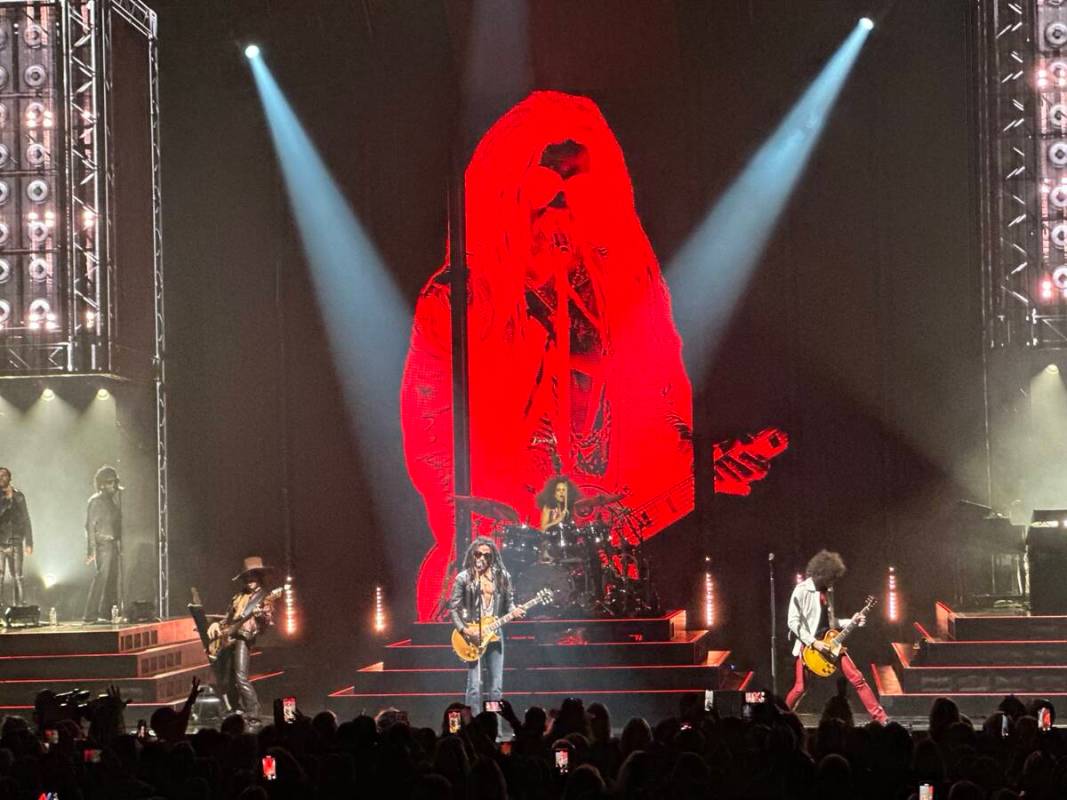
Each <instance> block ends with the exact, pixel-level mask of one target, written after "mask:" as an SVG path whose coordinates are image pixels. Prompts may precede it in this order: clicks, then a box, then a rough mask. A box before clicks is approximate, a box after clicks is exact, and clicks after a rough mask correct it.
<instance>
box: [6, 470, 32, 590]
mask: <svg viewBox="0 0 1067 800" xmlns="http://www.w3.org/2000/svg"><path fill="white" fill-rule="evenodd" d="M31 553H33V526H32V525H31V524H30V512H29V510H28V509H27V507H26V495H24V494H23V493H22V492H20V491H19V490H18V489H16V488H15V487H14V486H12V485H11V470H9V469H8V468H7V467H0V603H2V602H3V599H4V576H5V575H6V574H7V573H8V572H10V573H11V578H12V580H13V582H14V584H15V595H14V596H15V605H17V606H20V605H22V562H23V558H24V557H25V556H28V555H30V554H31Z"/></svg>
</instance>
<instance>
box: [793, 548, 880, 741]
mask: <svg viewBox="0 0 1067 800" xmlns="http://www.w3.org/2000/svg"><path fill="white" fill-rule="evenodd" d="M806 574H807V579H806V580H804V581H801V582H800V583H798V584H797V585H796V588H795V589H793V595H792V597H790V598H789V614H788V617H787V624H788V626H789V631H790V633H791V634H792V635H793V636H795V637H796V643H795V644H794V645H793V655H794V656H795V657H796V680H795V682H794V684H793V688H792V689H790V690H789V694H788V695H786V698H785V703H786V705H787V706H789V708H790V709H794V708H796V707H797V704H798V703H799V702H800V699H801V698H802V697H803V696H804V691H805V685H804V681H805V678H806V677H807V676H806V675H805V673H804V660H803V659H802V658H801V657H800V653H801V651H802V650H803V649H804V646H805V645H811V646H812V647H814V648H815V649H816V650H818V651H820V652H825V651H826V650H827V649H828V648H827V646H826V645H825V644H824V643H823V642H822V641H820V640H819V637H821V636H822V635H823V634H824V633H825V632H826V631H827V630H829V629H830V628H831V627H835V628H840V627H844V626H845V625H847V624H848V623H849V621H850V620H849V618H847V617H846V618H844V619H838V618H836V617H835V616H834V584H835V583H836V582H837V581H838V579H840V578H841V577H842V576H843V575H844V574H845V562H844V561H843V560H842V559H841V556H840V554H838V553H832V552H830V551H829V550H820V551H819V552H818V553H816V554H815V555H814V556H812V559H811V561H809V562H808V567H807V570H806ZM853 619H855V620H856V623H857V624H858V625H864V624H866V622H867V619H866V617H864V616H863V615H862V614H856V615H855V617H853ZM838 665H839V666H840V667H841V672H842V673H843V674H844V676H845V677H846V678H847V679H848V682H849V683H851V684H852V686H853V688H854V689H855V690H856V694H858V695H859V698H860V701H861V702H862V703H863V707H864V708H866V709H867V713H868V714H870V715H871V719H873V720H874V721H875V722H878V723H881V724H883V725H884V724H885V722H886V720H887V717H886V713H885V709H884V708H882V705H881V703H879V702H878V698H876V697H875V696H874V692H872V691H871V687H870V686H868V685H867V681H866V680H864V677H863V673H862V672H860V671H859V669H858V668H857V667H856V664H855V662H853V661H852V658H851V657H850V656H849V655H848V653H842V654H841V657H840V660H839V661H838Z"/></svg>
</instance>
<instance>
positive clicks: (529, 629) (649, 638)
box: [411, 611, 686, 645]
mask: <svg viewBox="0 0 1067 800" xmlns="http://www.w3.org/2000/svg"><path fill="white" fill-rule="evenodd" d="M685 629H686V618H685V611H671V612H668V613H666V614H664V615H663V616H659V617H647V618H634V619H521V620H516V621H515V622H512V623H510V624H508V625H507V626H506V627H505V628H504V640H505V642H510V641H512V640H524V641H528V642H547V643H552V644H555V643H556V642H557V641H559V640H560V639H563V638H568V637H570V638H576V639H581V640H582V641H585V642H627V641H628V642H669V641H671V640H672V639H674V637H675V636H677V635H678V634H679V633H681V632H682V631H684V630H685ZM452 630H453V628H452V623H451V622H416V623H415V624H414V626H413V627H412V633H411V643H412V644H414V645H424V644H431V645H432V644H442V643H444V642H447V641H448V640H449V637H450V636H451V635H452Z"/></svg>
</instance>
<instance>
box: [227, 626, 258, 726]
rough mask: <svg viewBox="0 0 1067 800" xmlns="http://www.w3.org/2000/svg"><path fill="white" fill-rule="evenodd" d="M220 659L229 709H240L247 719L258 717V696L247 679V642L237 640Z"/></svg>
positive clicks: (248, 658)
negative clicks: (221, 660)
mask: <svg viewBox="0 0 1067 800" xmlns="http://www.w3.org/2000/svg"><path fill="white" fill-rule="evenodd" d="M220 658H221V659H223V664H222V669H221V673H222V675H223V676H224V678H225V680H226V686H225V690H224V694H225V695H226V700H227V702H229V704H230V708H233V709H240V710H241V711H242V712H244V714H245V715H246V716H249V717H258V716H259V696H258V695H257V694H256V690H255V688H253V686H252V681H250V680H249V679H248V670H249V667H250V662H251V656H250V653H249V646H248V642H246V641H245V640H244V639H238V640H237V641H236V642H234V643H233V644H232V645H231V646H230V647H227V648H226V649H225V650H224V651H223V652H222V654H221V655H220Z"/></svg>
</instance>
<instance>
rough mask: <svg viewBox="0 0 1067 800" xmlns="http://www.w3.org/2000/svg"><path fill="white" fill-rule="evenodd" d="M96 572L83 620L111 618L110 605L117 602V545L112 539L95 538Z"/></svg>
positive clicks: (93, 620)
mask: <svg viewBox="0 0 1067 800" xmlns="http://www.w3.org/2000/svg"><path fill="white" fill-rule="evenodd" d="M95 566H96V572H95V573H93V583H92V585H91V586H90V587H89V599H88V601H87V602H86V603H85V620H86V621H87V622H95V621H96V620H98V619H106V620H110V619H111V607H112V606H113V605H117V604H118V602H119V546H118V543H117V542H116V541H115V540H114V539H102V538H100V539H97V540H96V561H95Z"/></svg>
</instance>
